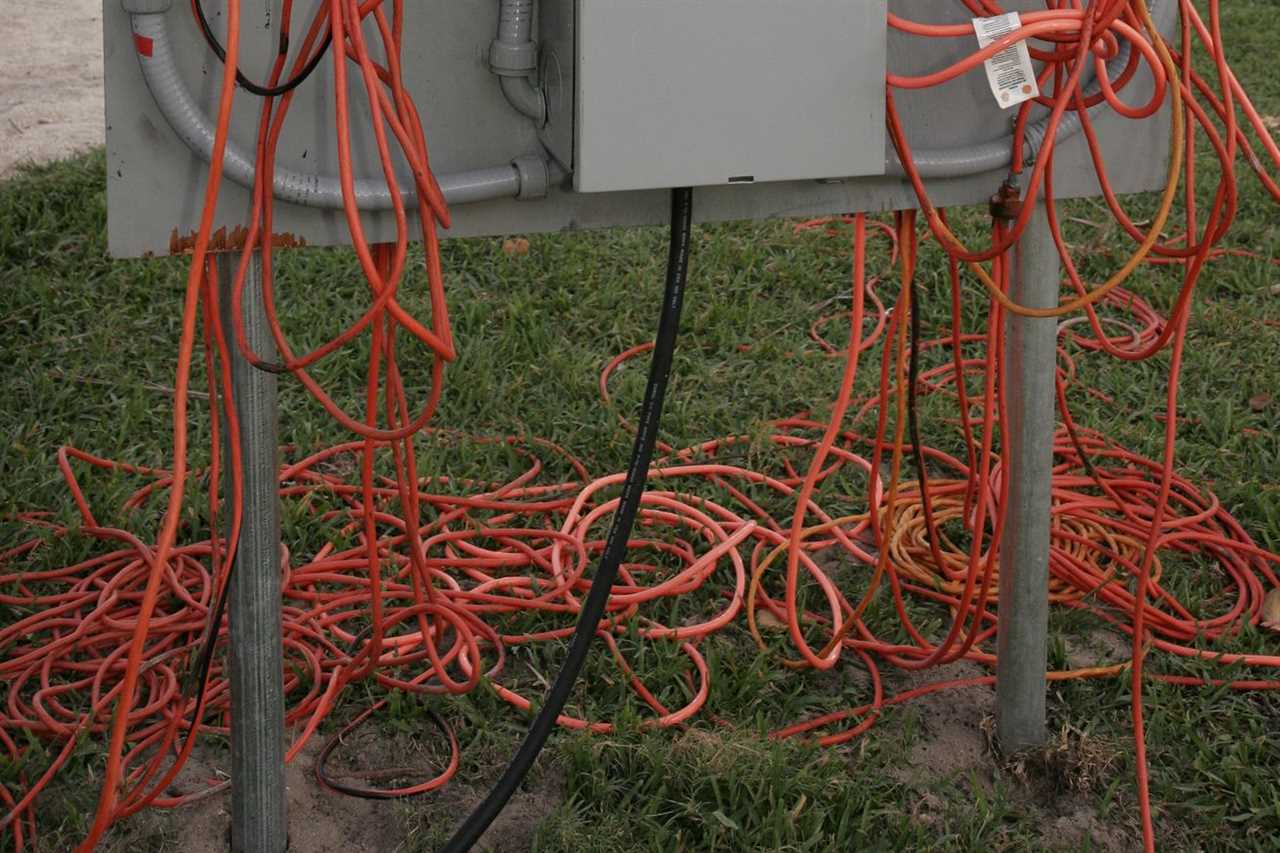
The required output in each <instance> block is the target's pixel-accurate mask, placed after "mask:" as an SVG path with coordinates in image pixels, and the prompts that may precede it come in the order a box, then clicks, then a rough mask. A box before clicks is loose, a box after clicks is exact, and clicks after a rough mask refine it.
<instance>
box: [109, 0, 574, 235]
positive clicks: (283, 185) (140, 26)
mask: <svg viewBox="0 0 1280 853" xmlns="http://www.w3.org/2000/svg"><path fill="white" fill-rule="evenodd" d="M125 8H126V10H127V11H129V12H130V16H129V17H130V21H131V23H132V27H133V33H134V35H135V37H138V38H142V39H146V40H148V41H149V43H150V46H151V53H150V55H149V56H148V55H144V54H143V53H141V52H140V53H139V54H138V61H139V63H140V64H141V66H142V76H143V79H144V80H145V81H146V84H147V88H148V89H149V90H150V91H151V96H152V98H154V99H155V102H156V106H157V107H159V109H160V113H161V114H162V115H163V116H164V118H165V121H167V122H168V123H169V126H170V127H171V128H173V132H174V133H176V134H177V135H178V137H179V138H180V139H182V141H183V142H184V143H186V145H187V147H188V148H190V149H191V150H192V151H193V152H194V153H195V154H196V155H197V156H199V157H200V159H202V160H204V161H205V162H206V163H207V162H209V158H210V157H211V156H212V153H213V136H214V126H213V122H212V121H210V120H209V117H208V116H207V115H206V114H205V112H204V110H202V109H201V108H200V106H199V105H198V104H197V103H196V101H195V99H194V98H193V97H192V96H191V92H190V91H188V89H187V86H186V83H185V82H184V81H183V79H182V75H181V74H180V73H179V71H178V66H177V63H176V62H174V57H173V46H172V43H171V40H170V38H169V30H168V27H167V26H166V24H165V16H164V13H163V12H149V11H148V12H139V11H133V10H132V9H129V4H128V3H126V7H125ZM223 174H225V175H226V176H227V177H228V178H230V179H231V180H232V181H234V182H236V183H237V184H239V185H241V186H243V187H249V188H251V187H252V186H253V177H254V161H253V159H251V158H250V157H249V156H248V155H247V154H246V153H245V151H244V150H243V149H242V148H240V147H239V146H237V145H236V144H235V143H234V142H228V143H227V148H226V154H225V156H224V159H223ZM436 180H437V181H438V183H439V184H440V189H441V191H442V192H443V193H444V198H445V201H447V202H448V203H449V204H467V203H469V202H477V201H487V200H490V199H497V198H521V199H528V198H542V197H544V196H545V195H546V194H547V186H548V183H549V178H548V174H547V164H546V162H545V161H544V160H542V159H541V158H539V157H536V156H528V157H520V158H517V159H516V160H514V161H513V162H511V163H508V164H505V165H502V166H494V167H491V168H485V169H473V170H470V171H465V172H456V173H453V174H447V175H437V176H436ZM272 188H273V191H274V193H275V197H276V198H278V199H280V200H281V201H285V202H289V203H290V204H298V205H303V206H305V207H317V208H323V209H327V210H338V209H341V208H342V184H341V183H340V182H339V180H338V177H337V176H336V175H315V174H307V173H304V172H297V171H293V170H291V169H284V168H276V170H275V173H274V178H273V182H272ZM355 197H356V206H357V207H358V208H359V209H360V210H369V211H377V210H390V209H391V206H392V205H391V191H390V190H389V189H388V188H387V186H386V184H385V183H383V181H382V180H381V179H380V178H379V179H369V178H359V179H357V180H356V181H355ZM401 198H402V199H403V200H404V204H405V206H406V207H408V208H414V207H416V206H417V194H416V192H415V191H414V189H413V188H412V186H410V187H408V188H406V189H404V190H403V191H402V192H401Z"/></svg>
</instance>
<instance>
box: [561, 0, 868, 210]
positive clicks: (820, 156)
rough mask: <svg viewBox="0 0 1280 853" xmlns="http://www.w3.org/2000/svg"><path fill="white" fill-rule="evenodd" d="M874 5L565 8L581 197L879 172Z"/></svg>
mask: <svg viewBox="0 0 1280 853" xmlns="http://www.w3.org/2000/svg"><path fill="white" fill-rule="evenodd" d="M885 11H886V10H885V0H787V2H784V3H779V2H777V0H577V45H576V51H577V61H576V63H575V69H576V84H575V90H576V92H575V94H576V109H575V112H576V126H577V132H576V147H575V155H574V163H573V175H574V178H573V186H574V189H576V190H578V191H579V192H605V191H616V190H645V189H660V188H664V187H673V186H707V185H715V184H735V183H742V184H750V183H763V182H770V181H783V180H802V179H805V178H844V177H851V176H855V175H879V174H883V173H884V138H885V130H884V68H885Z"/></svg>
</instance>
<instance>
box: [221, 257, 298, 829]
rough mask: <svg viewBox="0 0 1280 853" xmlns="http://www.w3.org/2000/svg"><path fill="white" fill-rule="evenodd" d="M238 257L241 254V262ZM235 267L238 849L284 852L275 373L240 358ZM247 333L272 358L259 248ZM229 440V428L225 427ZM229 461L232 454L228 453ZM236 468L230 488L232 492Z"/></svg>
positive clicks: (234, 764) (249, 287)
mask: <svg viewBox="0 0 1280 853" xmlns="http://www.w3.org/2000/svg"><path fill="white" fill-rule="evenodd" d="M237 259H238V258H237ZM234 270H235V264H234V263H233V258H232V257H231V256H224V257H223V263H221V264H219V266H218V273H219V282H218V284H219V287H220V296H219V299H220V301H221V308H222V317H223V321H222V322H223V326H224V328H225V329H226V330H227V331H226V335H227V338H228V342H229V343H230V348H231V351H232V356H231V384H232V392H233V394H234V397H235V402H236V413H237V420H238V421H239V424H240V453H241V459H242V462H243V469H244V519H243V521H242V523H241V526H240V544H239V547H238V548H237V551H236V566H235V574H234V575H233V576H232V579H231V588H230V591H229V592H230V599H229V601H228V605H229V608H230V616H229V618H230V632H231V638H230V644H229V657H230V668H231V672H230V681H231V779H232V786H231V849H232V851H233V853H283V851H284V850H285V844H286V839H287V835H288V814H287V805H286V802H285V777H284V751H285V735H284V643H283V639H282V637H283V629H282V625H281V612H280V603H281V601H280V594H281V593H280V585H281V571H280V493H279V485H278V477H277V472H278V471H279V468H278V466H277V461H276V448H277V446H278V444H279V441H278V439H277V421H278V412H277V408H276V377H275V375H274V374H271V373H264V372H262V371H260V370H258V369H256V368H255V367H253V366H252V365H251V364H249V362H248V361H246V360H245V359H243V358H241V357H240V351H239V349H238V348H237V347H236V345H235V342H234V341H235V338H234V333H233V332H232V331H231V329H232V328H233V327H232V325H231V318H232V314H231V281H232V277H233V273H234ZM243 309H244V329H245V337H246V338H248V341H249V344H250V346H252V347H253V349H254V350H255V351H256V352H258V353H261V354H262V355H263V356H264V357H266V358H271V357H273V356H274V353H275V348H274V346H275V345H274V343H273V341H272V338H271V331H270V329H269V327H268V326H267V318H266V314H265V312H264V311H263V309H262V266H261V263H260V262H259V260H258V255H257V254H255V255H254V258H253V261H252V262H251V263H250V267H249V274H248V276H247V279H246V286H245V293H244V305H243ZM226 436H227V439H226V440H227V441H230V433H229V431H228V432H226ZM228 458H229V454H228ZM231 488H232V487H231V475H230V468H228V473H227V493H228V494H230V493H231Z"/></svg>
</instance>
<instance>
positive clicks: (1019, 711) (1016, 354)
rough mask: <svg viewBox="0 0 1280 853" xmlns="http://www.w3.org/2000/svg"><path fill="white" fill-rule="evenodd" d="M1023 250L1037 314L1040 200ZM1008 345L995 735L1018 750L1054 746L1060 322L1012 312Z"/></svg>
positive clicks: (1043, 262)
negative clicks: (1052, 629) (1050, 679)
mask: <svg viewBox="0 0 1280 853" xmlns="http://www.w3.org/2000/svg"><path fill="white" fill-rule="evenodd" d="M1035 204H1036V208H1035V211H1034V212H1033V213H1032V215H1031V220H1030V222H1029V223H1028V224H1027V228H1026V231H1024V232H1023V235H1022V238H1021V239H1020V240H1019V241H1018V244H1017V246H1016V247H1015V249H1014V261H1013V269H1012V276H1011V280H1012V284H1011V288H1010V290H1011V293H1010V296H1012V297H1013V299H1014V300H1015V301H1016V302H1019V303H1021V304H1023V305H1026V306H1029V307H1035V308H1052V307H1053V306H1055V305H1056V304H1057V302H1058V281H1059V279H1058V276H1059V268H1058V251H1057V248H1056V247H1055V246H1054V243H1053V235H1052V233H1051V232H1050V231H1049V221H1048V218H1047V216H1046V214H1045V208H1044V203H1043V202H1042V201H1037V202H1036V203H1035ZM1008 323H1009V325H1008V335H1007V336H1006V348H1005V366H1006V370H1005V375H1006V377H1007V385H1006V392H1007V393H1006V399H1007V405H1008V419H1009V433H1008V435H1007V436H1005V440H1006V441H1007V442H1008V443H1009V458H1010V463H1011V464H1010V467H1009V470H1007V471H1005V476H1006V477H1009V478H1010V480H1009V508H1008V516H1007V520H1006V522H1005V530H1004V537H1003V541H1002V543H1001V545H1000V609H999V633H998V643H997V661H996V735H997V737H998V738H999V741H1000V745H1001V747H1002V748H1003V749H1004V750H1006V751H1007V752H1015V751H1017V750H1020V749H1026V748H1027V747H1031V746H1038V745H1040V744H1042V743H1043V742H1044V739H1045V692H1046V687H1047V683H1046V680H1045V670H1046V668H1047V663H1048V661H1047V658H1048V631H1049V532H1050V502H1051V493H1050V488H1051V484H1052V476H1053V431H1054V421H1055V416H1054V371H1055V369H1056V366H1057V351H1056V343H1057V321H1056V320H1054V319H1053V318H1045V319H1038V318H1034V319H1033V318H1030V317H1022V316H1018V315H1012V316H1010V317H1009V320H1008Z"/></svg>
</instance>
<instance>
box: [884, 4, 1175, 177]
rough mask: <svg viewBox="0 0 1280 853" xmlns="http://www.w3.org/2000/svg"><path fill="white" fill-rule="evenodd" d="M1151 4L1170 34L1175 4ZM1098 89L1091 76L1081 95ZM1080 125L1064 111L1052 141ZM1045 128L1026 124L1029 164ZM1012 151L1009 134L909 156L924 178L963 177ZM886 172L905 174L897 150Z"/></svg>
mask: <svg viewBox="0 0 1280 853" xmlns="http://www.w3.org/2000/svg"><path fill="white" fill-rule="evenodd" d="M1151 7H1152V8H1151V19H1152V21H1153V22H1154V23H1155V25H1156V29H1157V30H1158V31H1159V32H1160V34H1161V35H1163V36H1165V37H1169V36H1170V35H1171V30H1172V27H1173V22H1174V15H1173V12H1174V11H1175V10H1174V4H1173V3H1171V2H1169V0H1155V2H1153V3H1152V4H1151ZM1132 50H1133V48H1132V46H1131V45H1130V44H1129V43H1128V42H1127V41H1126V42H1124V44H1123V45H1122V46H1121V48H1120V51H1119V52H1118V53H1117V54H1116V55H1115V56H1114V57H1113V58H1112V59H1111V60H1110V61H1109V62H1108V63H1107V66H1106V71H1107V79H1108V80H1114V79H1116V78H1117V77H1118V76H1119V75H1120V73H1121V72H1123V71H1124V68H1125V66H1126V65H1128V64H1129V54H1130V52H1131V51H1132ZM1092 70H1093V69H1092V65H1090V67H1088V68H1086V69H1085V72H1084V73H1085V74H1088V75H1089V76H1090V77H1092V76H1093V74H1092ZM1101 90H1102V83H1101V82H1100V81H1098V80H1097V79H1094V80H1093V81H1092V82H1091V83H1089V84H1088V85H1087V86H1086V87H1085V88H1084V94H1085V97H1091V96H1093V95H1096V94H1098V92H1100V91H1101ZM1107 109H1109V107H1108V106H1107V103H1106V101H1102V102H1100V103H1098V104H1095V105H1093V106H1092V107H1090V108H1089V109H1088V113H1089V118H1090V119H1093V120H1096V119H1097V118H1098V117H1099V116H1101V115H1102V113H1104V112H1105V111H1106V110H1107ZM1081 127H1082V123H1081V121H1080V116H1079V115H1078V114H1077V113H1075V112H1066V113H1063V115H1062V120H1061V121H1060V122H1059V123H1058V133H1057V135H1056V137H1055V143H1054V144H1055V145H1061V144H1062V143H1063V142H1065V141H1066V140H1068V139H1070V138H1071V137H1073V136H1075V135H1076V134H1077V133H1079V132H1080V129H1081ZM1048 129H1049V117H1048V116H1047V115H1046V116H1044V117H1043V118H1041V119H1039V120H1037V121H1034V122H1030V123H1028V125H1027V129H1026V138H1025V143H1024V150H1025V151H1026V159H1027V162H1028V163H1029V162H1031V161H1033V160H1035V158H1036V156H1037V155H1038V154H1039V153H1040V148H1041V147H1042V146H1043V145H1044V139H1045V134H1046V133H1047V132H1048ZM1012 153H1013V134H1010V135H1008V136H1005V137H1003V138H1002V139H994V140H992V141H990V142H980V143H978V144H976V145H967V146H964V147H961V148H939V149H929V148H922V149H913V150H912V152H911V159H912V160H913V161H914V162H915V166H916V169H917V170H918V171H919V172H920V176H921V177H923V178H962V177H965V176H967V175H977V174H981V173H982V172H991V171H995V170H997V169H1005V168H1008V167H1009V164H1010V160H1011V157H1012ZM885 174H887V175H893V176H899V177H901V176H902V175H905V174H906V172H905V171H904V170H903V168H902V163H901V162H900V161H899V160H898V156H897V153H896V152H890V154H889V156H888V158H887V159H886V161H885Z"/></svg>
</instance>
